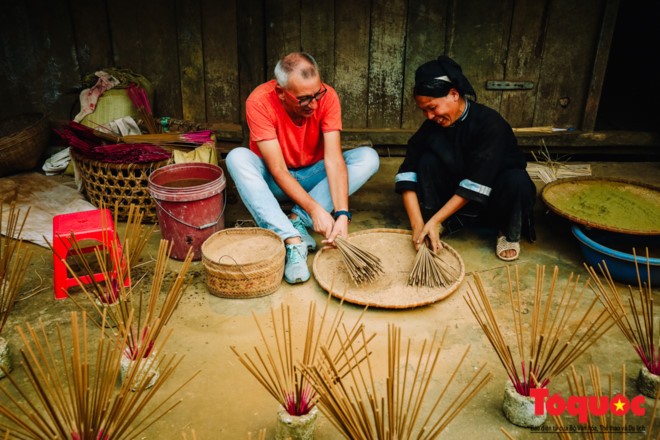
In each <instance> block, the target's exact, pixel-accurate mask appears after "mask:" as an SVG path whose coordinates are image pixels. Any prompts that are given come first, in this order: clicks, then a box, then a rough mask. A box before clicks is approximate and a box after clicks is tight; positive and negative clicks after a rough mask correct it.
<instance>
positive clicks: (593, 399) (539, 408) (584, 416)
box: [529, 388, 646, 423]
mask: <svg viewBox="0 0 660 440" xmlns="http://www.w3.org/2000/svg"><path fill="white" fill-rule="evenodd" d="M529 395H530V397H532V398H533V399H534V414H536V415H537V416H540V415H542V414H543V412H544V410H545V411H547V412H548V414H550V415H551V416H559V415H562V414H563V413H564V412H565V411H568V413H569V414H570V415H572V416H577V417H578V421H579V422H580V423H587V421H588V420H589V416H590V415H592V416H596V417H598V416H602V415H605V414H606V413H607V412H608V411H611V413H612V414H613V415H615V416H623V415H625V414H628V412H632V413H633V414H634V415H636V416H643V415H644V414H646V408H644V401H645V399H644V396H641V395H639V396H636V397H633V398H632V399H628V398H627V397H626V396H624V395H622V394H617V395H616V396H614V397H612V399H611V400H610V398H609V397H607V396H600V397H598V396H570V397H569V398H568V399H564V398H563V397H562V396H561V395H560V394H559V393H556V394H553V395H552V396H550V397H548V389H547V388H532V389H530V390H529ZM546 398H547V400H546Z"/></svg>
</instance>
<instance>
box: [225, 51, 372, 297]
mask: <svg viewBox="0 0 660 440" xmlns="http://www.w3.org/2000/svg"><path fill="white" fill-rule="evenodd" d="M246 118H247V123H248V126H249V128H250V148H249V149H248V148H244V147H239V148H235V149H233V150H232V151H231V152H230V153H229V154H228V155H227V161H226V162H227V169H228V171H229V174H230V175H231V177H232V179H233V180H234V182H235V183H236V188H237V190H238V193H239V195H240V197H241V199H242V200H243V203H244V204H245V206H246V207H247V208H248V210H249V211H250V214H252V217H254V219H255V221H256V223H257V225H259V227H262V228H267V229H271V230H273V231H275V232H276V233H277V234H278V235H279V236H280V237H282V239H283V240H284V243H285V246H286V266H285V269H284V279H285V280H286V281H287V282H288V283H291V284H293V283H302V282H305V281H307V280H308V279H309V276H310V274H309V269H308V267H307V253H308V250H310V249H311V250H314V249H316V242H315V240H314V238H313V237H312V236H311V235H309V233H308V232H307V228H312V229H313V230H314V231H316V232H318V233H319V234H321V235H323V237H325V240H323V243H325V244H332V243H333V241H334V239H335V237H337V236H338V235H342V236H346V235H348V224H349V223H350V221H351V213H350V211H349V207H348V196H349V195H350V194H352V193H353V192H355V191H356V190H357V189H358V188H360V187H361V186H362V185H364V183H365V182H366V181H367V180H369V178H370V177H371V176H372V175H374V174H375V173H376V171H378V165H379V160H378V154H377V153H376V151H375V150H374V149H373V148H370V147H359V148H355V149H353V150H349V151H345V152H342V149H341V136H340V132H341V129H342V123H341V106H340V103H339V97H338V96H337V92H336V91H335V90H334V89H333V88H332V87H331V86H329V85H328V84H325V83H323V82H322V81H321V76H320V74H319V69H318V65H317V64H316V61H315V60H314V58H313V57H312V56H311V55H309V54H307V53H304V52H293V53H290V54H288V55H286V56H284V57H283V58H282V59H281V60H280V61H279V62H278V63H277V65H276V66H275V79H274V80H271V81H268V82H266V83H264V84H261V85H260V86H258V87H257V88H256V89H254V91H253V92H252V93H251V94H250V96H249V97H248V99H247V102H246ZM282 201H293V202H294V203H295V206H294V207H293V209H292V210H291V213H290V215H289V216H287V215H286V214H285V213H284V212H283V211H282V209H281V208H280V205H279V202H282Z"/></svg>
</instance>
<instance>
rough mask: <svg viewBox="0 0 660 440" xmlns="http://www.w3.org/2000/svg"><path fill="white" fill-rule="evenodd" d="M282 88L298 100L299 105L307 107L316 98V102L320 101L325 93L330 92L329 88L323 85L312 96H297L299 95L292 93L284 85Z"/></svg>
mask: <svg viewBox="0 0 660 440" xmlns="http://www.w3.org/2000/svg"><path fill="white" fill-rule="evenodd" d="M282 90H284V91H285V92H286V93H287V94H288V95H289V96H291V97H292V98H293V99H295V100H296V101H298V105H300V106H301V107H307V106H308V105H310V104H311V103H312V101H313V100H316V102H318V101H320V100H321V98H323V96H325V94H326V93H327V92H328V89H327V88H325V87H324V86H321V90H319V91H318V92H316V93H314V94H313V95H311V96H301V97H297V96H293V94H291V92H289V91H288V90H287V89H285V88H284V87H282Z"/></svg>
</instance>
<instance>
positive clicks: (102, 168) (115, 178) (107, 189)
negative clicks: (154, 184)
mask: <svg viewBox="0 0 660 440" xmlns="http://www.w3.org/2000/svg"><path fill="white" fill-rule="evenodd" d="M71 158H72V159H73V162H74V164H75V166H76V172H77V173H78V175H79V177H80V180H81V181H82V191H83V193H84V194H85V195H86V196H87V198H88V199H89V201H90V202H91V203H92V204H93V205H94V206H97V207H99V208H101V207H105V208H109V209H111V210H112V211H113V212H114V213H115V215H116V216H117V219H118V220H120V221H125V220H126V219H127V218H128V212H129V210H130V207H131V205H136V206H138V207H139V208H140V209H142V210H144V217H143V221H144V222H145V223H156V222H158V213H157V210H156V205H155V203H154V201H153V199H152V198H151V195H150V194H149V190H148V185H149V175H150V174H151V173H152V172H153V171H154V170H156V169H158V168H160V167H163V166H165V165H167V164H168V163H169V162H170V160H169V159H167V160H161V161H158V162H146V163H132V164H119V163H106V162H101V161H98V160H93V159H89V158H86V157H83V156H81V155H79V154H77V153H76V152H75V151H74V150H73V149H71ZM115 211H116V212H115Z"/></svg>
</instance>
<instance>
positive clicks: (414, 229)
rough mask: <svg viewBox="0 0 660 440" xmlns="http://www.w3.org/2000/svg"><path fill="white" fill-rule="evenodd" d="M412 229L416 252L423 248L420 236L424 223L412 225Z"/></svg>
mask: <svg viewBox="0 0 660 440" xmlns="http://www.w3.org/2000/svg"><path fill="white" fill-rule="evenodd" d="M411 227H412V244H413V246H415V250H416V251H418V250H419V247H420V246H421V243H423V241H424V240H423V239H420V235H422V229H424V223H419V224H414V225H411Z"/></svg>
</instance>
